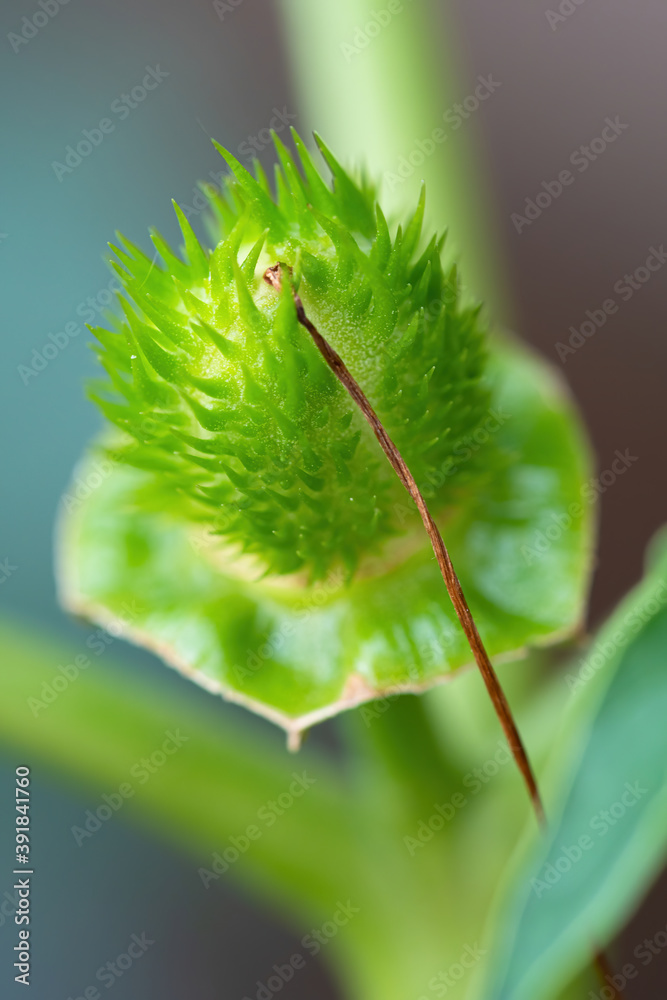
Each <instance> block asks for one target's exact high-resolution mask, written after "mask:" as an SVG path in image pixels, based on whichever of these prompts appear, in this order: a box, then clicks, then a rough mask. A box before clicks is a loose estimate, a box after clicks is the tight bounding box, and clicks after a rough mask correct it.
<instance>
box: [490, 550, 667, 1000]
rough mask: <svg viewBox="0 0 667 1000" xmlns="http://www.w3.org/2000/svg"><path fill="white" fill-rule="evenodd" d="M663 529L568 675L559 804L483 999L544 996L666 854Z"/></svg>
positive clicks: (583, 957) (608, 934)
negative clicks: (643, 567)
mask: <svg viewBox="0 0 667 1000" xmlns="http://www.w3.org/2000/svg"><path fill="white" fill-rule="evenodd" d="M666 666H667V535H665V534H663V535H662V536H661V538H659V539H658V542H657V543H656V544H655V547H654V550H653V557H652V560H651V564H650V570H649V572H648V574H647V576H646V578H645V580H644V581H643V582H642V583H641V584H640V585H639V586H638V587H637V588H636V589H635V590H634V591H633V592H632V594H631V595H630V596H629V597H628V598H627V599H626V600H625V601H624V602H623V603H622V604H621V606H620V608H619V609H618V610H617V612H616V613H615V614H614V615H613V617H612V618H611V619H610V621H609V622H608V623H607V624H606V625H605V627H604V628H603V629H602V631H601V633H600V635H599V636H598V638H597V639H596V641H595V643H594V644H593V646H592V648H591V650H590V652H589V654H588V656H587V657H586V658H585V659H584V660H583V662H582V663H580V664H577V667H576V669H575V670H571V672H570V674H569V675H568V677H567V682H568V683H569V685H570V686H571V687H572V689H573V690H576V691H577V699H576V704H575V706H574V708H573V709H572V710H571V711H570V713H569V715H570V720H569V735H568V737H567V739H560V740H557V743H556V745H557V746H558V747H559V750H558V754H559V756H561V757H563V756H564V757H565V764H564V766H561V768H560V771H561V773H560V784H561V786H562V787H564V788H565V789H566V792H565V795H564V801H563V802H562V804H561V806H560V808H559V809H558V810H555V811H553V810H552V812H553V815H552V828H551V831H552V832H551V835H550V837H549V841H548V844H547V845H542V846H541V847H539V848H538V849H537V850H534V851H533V852H532V854H531V857H530V859H529V861H528V862H525V863H523V864H521V866H520V868H519V870H518V873H517V874H516V875H515V876H514V878H513V879H512V882H511V885H510V887H509V891H508V893H507V898H506V900H505V903H504V905H503V907H502V909H501V913H500V924H501V926H502V931H501V932H500V933H499V940H498V944H497V948H496V953H495V958H496V963H495V966H494V964H493V963H491V967H492V968H494V970H495V977H494V978H493V979H492V981H491V983H490V987H489V990H488V992H487V993H485V994H484V995H485V997H486V998H488V1000H550V998H552V997H554V996H555V995H556V994H557V992H558V990H559V988H560V987H562V986H564V985H565V984H566V983H568V982H569V980H570V979H572V978H573V976H574V975H575V974H576V973H577V972H579V971H580V970H581V969H582V968H583V967H584V966H585V965H586V964H589V963H590V961H591V956H592V951H593V947H594V944H597V945H598V946H603V945H605V944H606V943H607V942H608V941H609V940H610V939H611V938H613V936H614V934H616V933H617V932H618V930H619V929H620V928H621V927H622V926H623V924H624V923H625V922H626V920H627V919H628V917H629V916H630V914H631V913H632V911H633V909H634V908H635V907H636V906H637V904H638V903H639V901H640V900H641V898H642V895H643V894H644V892H645V891H646V889H647V888H648V886H649V885H650V883H651V881H652V880H653V879H654V878H655V876H656V875H657V873H658V872H659V871H660V868H661V866H662V864H663V863H664V859H665V855H666V853H667V765H666V761H667V726H665V719H666V718H667V669H666Z"/></svg>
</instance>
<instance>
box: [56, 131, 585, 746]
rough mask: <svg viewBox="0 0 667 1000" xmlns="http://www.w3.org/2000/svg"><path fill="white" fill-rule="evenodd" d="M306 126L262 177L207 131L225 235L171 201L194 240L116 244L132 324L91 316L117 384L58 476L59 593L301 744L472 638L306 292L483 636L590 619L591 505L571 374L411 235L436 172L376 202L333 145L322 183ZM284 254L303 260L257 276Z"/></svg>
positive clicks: (462, 661)
mask: <svg viewBox="0 0 667 1000" xmlns="http://www.w3.org/2000/svg"><path fill="white" fill-rule="evenodd" d="M294 140H295V144H296V147H297V150H298V155H299V160H300V163H298V164H297V162H296V161H295V158H294V157H293V156H292V155H291V154H290V153H289V152H288V151H287V150H286V149H285V147H284V146H283V145H282V144H281V143H280V142H279V141H278V140H277V139H276V140H275V144H276V149H277V153H278V159H279V166H278V167H277V169H276V176H275V184H274V186H270V185H269V184H268V182H267V180H266V178H265V176H264V173H263V172H262V169H261V168H260V166H259V165H258V164H256V165H255V168H254V176H252V175H251V174H250V173H248V172H247V171H246V170H245V169H244V168H243V167H242V166H241V164H239V163H238V162H237V161H236V160H235V159H234V158H233V157H232V156H230V155H229V154H228V153H226V152H225V151H224V150H222V149H221V150H220V152H221V153H222V155H223V156H224V157H225V159H226V161H227V162H228V164H229V166H230V167H231V174H230V176H229V178H228V179H227V181H226V182H225V184H224V186H223V189H222V191H220V192H218V191H216V190H212V189H211V188H210V186H209V189H208V196H209V200H210V204H211V208H212V213H213V216H214V218H215V220H216V227H217V228H216V237H215V238H216V241H217V242H216V245H215V246H214V249H213V250H212V251H210V252H209V251H207V250H204V249H203V248H202V247H201V246H200V244H199V242H198V241H197V239H196V238H195V236H194V234H193V232H192V229H191V228H190V225H189V223H188V222H187V220H186V219H185V217H184V216H183V213H182V212H181V211H180V209H178V208H176V212H177V215H178V218H179V221H180V224H181V228H182V231H183V241H184V247H183V251H182V254H181V255H179V254H177V253H175V252H173V251H172V250H171V249H170V248H169V246H168V245H167V244H166V242H165V241H164V240H163V239H162V237H161V236H160V235H159V234H158V233H154V234H153V241H154V243H155V247H156V249H157V251H158V254H159V256H160V257H161V258H162V263H161V264H160V263H158V262H157V256H156V258H155V259H153V260H151V258H150V257H149V256H147V255H146V254H144V253H143V252H142V251H141V250H140V249H138V248H137V247H136V246H134V245H133V244H132V243H130V242H129V241H128V240H125V239H123V240H121V244H122V245H121V247H120V248H118V249H117V250H116V254H117V258H118V259H117V261H116V263H115V268H116V271H117V273H118V274H119V276H120V277H121V279H122V282H123V285H124V293H123V294H122V295H121V296H119V313H120V318H119V319H118V320H117V321H116V322H115V323H112V324H111V328H110V329H96V330H94V331H93V332H94V333H95V335H96V337H97V339H98V341H99V347H98V353H99V356H100V359H101V362H102V365H103V367H104V370H105V372H106V375H107V378H106V380H101V381H98V382H96V384H95V385H94V386H92V387H91V396H92V397H93V398H94V399H95V400H96V402H97V403H98V404H99V406H100V407H101V409H102V411H103V413H104V414H105V415H106V416H107V417H108V419H109V421H110V422H111V423H112V424H113V425H115V428H114V429H109V431H108V432H107V433H106V434H105V435H104V436H103V438H102V448H103V449H106V462H104V463H100V459H99V445H98V446H97V447H96V448H94V449H93V450H92V452H91V453H89V455H88V456H86V458H85V459H84V461H83V463H82V464H81V466H80V467H79V468H78V470H77V474H76V484H78V486H77V487H76V488H75V487H72V490H71V493H70V494H67V496H66V498H65V504H64V507H65V512H66V513H65V514H64V516H63V518H62V520H61V525H60V532H59V557H58V580H59V589H60V595H61V599H62V601H63V603H64V605H65V606H66V607H67V608H69V609H70V610H72V611H74V612H75V613H77V614H79V615H83V616H85V617H88V618H90V619H92V620H93V621H95V622H97V623H98V624H101V625H104V626H105V627H108V628H112V631H113V634H114V635H118V634H122V635H125V636H126V637H127V638H129V639H132V640H133V641H135V642H137V643H138V644H140V645H143V646H147V647H148V648H150V649H153V650H155V651H156V652H157V653H158V654H159V655H160V656H161V657H162V658H163V659H164V660H166V661H167V662H168V663H170V664H171V665H173V666H175V667H177V668H179V669H180V670H182V671H183V672H184V673H185V674H186V675H187V676H189V677H191V678H192V679H193V680H195V681H197V682H198V683H200V684H202V685H203V686H205V687H206V688H207V689H209V690H211V691H215V692H219V693H221V694H223V695H224V696H225V697H226V698H229V699H231V700H233V701H237V702H240V703H241V704H243V705H245V706H246V707H248V708H250V709H252V710H253V711H256V712H258V713H260V714H262V715H264V716H266V717H267V718H269V719H271V720H272V721H274V722H276V723H278V724H279V725H281V726H283V727H284V728H285V729H286V730H287V732H288V733H289V734H290V737H291V739H292V741H293V743H294V744H296V742H297V741H298V738H299V734H300V733H301V732H302V731H303V730H304V729H306V728H307V727H308V726H310V725H312V724H313V723H314V722H317V721H319V720H321V719H324V718H326V717H328V716H331V715H334V714H336V713H337V712H339V711H341V710H343V709H346V708H350V707H352V706H354V705H358V704H360V703H362V702H365V701H370V700H372V699H373V698H378V697H380V698H383V697H387V696H388V695H389V694H394V693H398V692H401V691H422V690H424V689H426V688H429V687H431V686H433V685H434V684H437V683H440V682H441V681H443V680H445V679H446V678H448V677H450V676H452V675H453V674H454V673H455V672H456V671H457V670H458V669H460V668H462V667H465V666H466V665H469V664H470V662H471V659H472V657H471V652H470V647H469V644H468V639H467V638H466V635H465V634H464V631H463V629H462V628H461V625H460V622H459V621H458V619H457V617H456V615H455V612H454V608H453V606H452V603H451V602H450V600H449V597H448V596H447V592H446V589H445V586H444V584H443V580H442V577H441V575H440V570H439V567H438V565H437V563H436V561H435V559H434V558H433V552H432V550H431V548H430V545H429V543H428V540H427V537H426V534H425V532H424V530H423V527H422V524H421V520H420V517H419V514H418V513H417V510H416V507H415V505H414V504H413V503H412V501H411V500H410V499H409V497H408V495H407V493H406V492H405V490H404V489H403V486H402V485H401V483H400V482H399V480H398V478H397V476H396V475H395V473H394V471H393V470H392V468H391V466H390V464H389V462H388V461H387V457H386V456H385V454H384V453H383V451H382V449H381V447H380V445H379V443H378V440H377V439H376V438H375V436H374V434H373V431H372V429H371V427H370V426H369V425H368V424H367V423H366V421H365V419H364V418H363V417H362V415H361V412H360V410H359V409H358V407H357V405H356V403H355V402H353V400H352V398H351V396H350V395H349V393H348V391H347V389H346V388H344V387H343V385H342V384H341V382H339V381H338V379H337V378H336V376H335V375H334V373H333V371H332V370H331V368H330V367H329V365H328V364H327V362H326V361H325V360H324V358H323V356H322V355H321V354H320V352H319V350H318V348H317V346H316V343H315V342H314V340H313V339H312V337H311V336H310V334H309V332H308V330H307V329H304V327H303V325H302V324H301V323H300V322H299V318H298V314H297V308H296V301H295V298H294V295H295V294H296V293H297V289H298V297H299V299H300V300H301V301H302V302H303V307H304V310H305V313H306V315H307V317H308V319H309V320H310V321H311V322H312V323H314V324H315V325H316V327H317V328H318V330H319V331H320V333H321V335H322V336H323V337H325V338H326V340H327V341H328V342H329V344H330V345H331V346H332V347H333V348H334V349H335V350H336V351H337V352H338V354H339V355H340V357H341V358H342V360H343V361H344V363H345V364H346V366H347V368H348V369H349V371H350V372H351V374H352V376H353V377H354V378H355V379H356V381H357V383H358V385H359V386H360V387H361V390H362V391H363V392H364V393H365V395H366V396H367V397H368V399H369V401H370V403H371V405H372V407H373V408H374V410H375V411H376V413H377V415H378V417H379V419H380V421H381V422H382V424H383V426H384V427H385V428H386V431H387V432H388V433H389V435H390V437H391V438H392V440H393V441H394V443H395V445H396V446H397V447H398V449H399V451H400V452H401V454H402V456H403V458H404V459H405V461H406V463H407V465H408V467H409V468H410V470H411V472H412V473H413V475H414V477H415V479H416V482H417V484H418V485H419V487H420V488H421V490H422V493H423V494H424V495H425V497H426V499H427V501H428V505H429V508H430V510H431V513H432V514H433V515H434V516H435V517H436V519H437V520H438V522H439V524H441V525H442V528H443V534H444V536H445V540H446V542H447V547H448V549H449V552H450V553H451V556H452V560H453V562H454V565H455V566H456V569H457V572H458V576H459V579H460V581H461V585H462V587H463V590H464V592H465V594H466V597H467V598H468V603H469V605H470V608H471V611H472V613H473V614H474V617H475V621H476V623H477V626H478V629H479V632H480V634H481V636H482V638H483V640H484V643H485V645H486V648H487V650H488V653H489V654H490V655H491V656H494V657H497V656H499V655H505V656H506V655H509V654H512V653H515V652H516V651H517V650H520V649H523V648H525V647H526V646H528V645H530V644H531V643H544V642H547V641H553V639H555V638H558V637H560V636H563V635H565V634H567V633H568V632H571V631H572V630H573V629H574V628H575V627H576V626H577V624H578V622H579V616H580V614H581V609H582V607H583V603H584V598H585V594H586V587H587V580H588V573H589V569H590V552H591V544H590V534H591V524H592V510H591V508H590V506H588V505H587V504H585V503H583V502H582V496H583V495H584V494H583V492H582V490H583V484H584V483H585V480H586V477H587V476H588V475H589V474H590V463H589V457H588V452H587V448H586V444H585V440H584V439H583V437H582V434H581V431H580V429H579V425H578V422H577V419H576V415H575V414H574V413H573V411H572V407H571V404H570V402H569V400H568V399H567V396H566V394H564V393H563V390H562V387H561V386H560V385H559V383H558V380H557V379H555V378H554V375H553V373H552V372H551V371H550V369H549V368H548V366H546V365H545V364H544V362H541V361H539V360H538V359H536V358H534V357H533V356H532V355H530V354H529V353H528V352H527V351H526V350H525V349H524V348H521V347H520V346H519V345H517V344H515V343H514V342H512V341H511V340H509V339H507V338H501V337H499V336H498V335H497V334H494V335H490V334H487V331H486V330H485V329H484V327H483V325H482V321H481V319H480V312H479V308H478V307H477V306H475V305H474V304H471V303H469V302H468V301H467V300H466V299H465V297H463V296H462V295H461V291H460V288H459V281H458V275H457V271H456V268H455V267H451V266H450V267H446V266H445V265H444V264H443V259H442V250H443V240H442V239H439V238H437V237H435V236H434V237H433V238H431V239H430V240H429V239H428V238H422V237H421V228H422V217H423V211H424V197H423V193H422V197H421V199H420V201H419V204H418V206H417V209H416V211H415V213H414V214H413V215H412V216H411V217H410V218H409V219H408V220H407V222H406V224H405V225H404V226H400V225H397V224H396V223H395V222H392V223H391V224H388V223H387V221H386V220H385V218H384V216H383V214H382V211H381V210H380V208H379V206H378V205H377V203H376V198H375V193H374V191H373V189H372V188H371V187H370V186H369V185H368V184H367V183H366V182H365V181H364V180H359V181H357V180H354V179H353V178H352V176H351V175H350V174H348V173H347V172H345V171H344V170H343V169H342V168H341V166H340V165H339V164H338V163H337V161H336V160H335V159H334V157H333V156H332V155H331V153H330V152H329V151H328V149H327V148H326V147H325V146H324V144H323V143H321V142H320V149H321V152H322V155H323V158H324V160H325V162H326V165H327V167H328V170H329V171H330V173H331V174H332V175H333V179H332V182H331V181H325V180H324V179H323V176H322V175H321V173H320V171H319V169H318V168H316V166H315V165H314V163H313V161H312V160H311V157H310V155H309V153H308V152H307V150H306V149H305V147H304V145H303V143H302V142H301V140H300V139H299V137H298V136H297V135H296V134H295V136H294ZM325 169H326V168H325ZM277 264H280V265H281V268H280V271H279V272H275V271H274V272H273V273H274V274H278V273H280V275H281V276H282V277H284V276H286V275H287V274H288V273H290V272H291V277H290V279H289V280H282V281H281V282H278V283H277V284H278V287H269V284H268V283H267V281H265V280H264V277H265V274H266V273H267V270H268V269H269V268H275V266H276V265H277ZM288 269H289V272H288ZM274 284H275V283H274ZM101 469H102V470H103V473H101V472H100V470H101ZM81 484H83V485H84V489H83V491H82V490H81V488H80V487H81ZM367 711H368V712H370V711H371V710H370V709H368V710H367Z"/></svg>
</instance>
